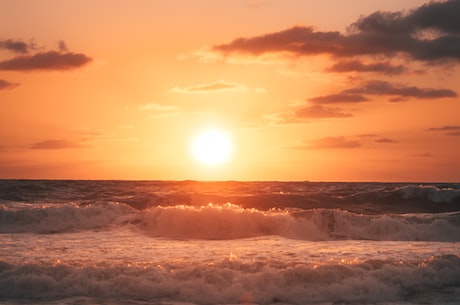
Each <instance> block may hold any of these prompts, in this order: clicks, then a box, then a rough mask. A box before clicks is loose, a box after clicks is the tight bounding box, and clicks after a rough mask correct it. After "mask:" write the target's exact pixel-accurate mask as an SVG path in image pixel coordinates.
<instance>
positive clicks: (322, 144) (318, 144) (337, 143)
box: [306, 137, 361, 149]
mask: <svg viewBox="0 0 460 305" xmlns="http://www.w3.org/2000/svg"><path fill="white" fill-rule="evenodd" d="M357 147H361V143H359V142H358V141H356V140H349V139H346V138H345V137H326V138H320V139H316V140H312V141H309V142H308V145H307V147H306V148H311V149H323V148H357Z"/></svg>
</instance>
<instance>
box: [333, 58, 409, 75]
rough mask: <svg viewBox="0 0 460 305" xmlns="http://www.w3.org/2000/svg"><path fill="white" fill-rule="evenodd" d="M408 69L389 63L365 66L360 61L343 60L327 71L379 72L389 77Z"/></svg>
mask: <svg viewBox="0 0 460 305" xmlns="http://www.w3.org/2000/svg"><path fill="white" fill-rule="evenodd" d="M405 70H406V69H405V68H404V66H402V65H397V66H395V65H392V64H391V63H389V62H377V63H370V64H364V63H363V62H362V61H360V60H356V59H355V60H342V61H339V62H337V63H335V64H334V65H333V66H331V67H329V68H328V69H326V71H327V72H352V71H355V72H378V73H383V74H388V75H396V74H401V73H403V72H404V71H405Z"/></svg>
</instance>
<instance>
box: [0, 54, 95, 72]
mask: <svg viewBox="0 0 460 305" xmlns="http://www.w3.org/2000/svg"><path fill="white" fill-rule="evenodd" d="M91 60H92V59H91V58H90V57H88V56H86V55H85V54H82V53H73V52H67V53H61V52H57V51H48V52H44V53H36V54H33V55H22V56H17V57H15V58H12V59H7V60H4V61H1V62H0V70H8V71H31V70H70V69H75V68H79V67H82V66H84V65H86V64H88V63H89V62H91Z"/></svg>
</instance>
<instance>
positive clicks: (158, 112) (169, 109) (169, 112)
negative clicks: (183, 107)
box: [139, 103, 179, 117]
mask: <svg viewBox="0 0 460 305" xmlns="http://www.w3.org/2000/svg"><path fill="white" fill-rule="evenodd" d="M139 110H143V111H152V112H154V113H155V114H154V115H152V117H170V116H176V115H178V114H179V108H178V107H177V106H174V105H160V104H155V103H148V104H144V105H139Z"/></svg>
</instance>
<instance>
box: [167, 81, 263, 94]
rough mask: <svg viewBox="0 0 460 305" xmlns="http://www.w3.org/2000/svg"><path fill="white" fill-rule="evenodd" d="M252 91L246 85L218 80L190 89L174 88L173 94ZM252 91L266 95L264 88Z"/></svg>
mask: <svg viewBox="0 0 460 305" xmlns="http://www.w3.org/2000/svg"><path fill="white" fill-rule="evenodd" d="M249 90H251V89H250V88H248V87H246V86H245V85H242V84H239V83H232V82H227V81H225V80H218V81H215V82H212V83H204V84H198V85H194V86H188V87H174V88H172V89H171V92H175V93H213V92H240V93H245V92H248V91H249ZM252 91H254V92H256V93H264V92H265V89H263V88H253V89H252Z"/></svg>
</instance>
